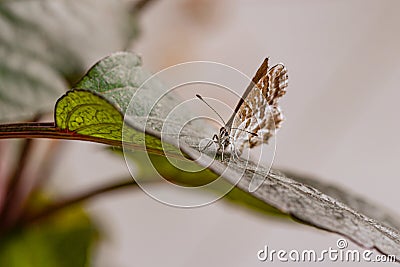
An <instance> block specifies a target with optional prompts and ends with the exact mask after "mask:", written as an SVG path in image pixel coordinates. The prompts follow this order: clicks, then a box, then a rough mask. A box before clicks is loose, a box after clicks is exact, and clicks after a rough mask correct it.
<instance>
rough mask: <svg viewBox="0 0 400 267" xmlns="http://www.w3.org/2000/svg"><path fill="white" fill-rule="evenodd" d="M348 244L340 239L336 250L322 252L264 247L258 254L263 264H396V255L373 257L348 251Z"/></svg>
mask: <svg viewBox="0 0 400 267" xmlns="http://www.w3.org/2000/svg"><path fill="white" fill-rule="evenodd" d="M347 247H348V242H347V240H346V239H344V238H339V239H338V240H337V242H336V248H333V247H329V248H328V249H324V250H321V251H319V252H318V251H316V250H313V249H307V250H301V251H300V250H296V249H292V250H290V251H288V250H283V249H281V250H275V249H270V248H269V247H268V246H264V248H263V249H261V250H259V251H258V252H257V258H258V260H259V261H263V262H266V261H268V262H274V261H280V262H288V261H292V262H325V261H332V262H361V261H364V262H395V261H396V256H395V255H375V256H374V255H373V251H372V250H363V251H360V250H357V249H347Z"/></svg>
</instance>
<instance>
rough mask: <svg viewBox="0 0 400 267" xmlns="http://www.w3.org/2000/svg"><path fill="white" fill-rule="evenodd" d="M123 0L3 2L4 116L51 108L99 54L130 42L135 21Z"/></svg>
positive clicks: (0, 86)
mask: <svg viewBox="0 0 400 267" xmlns="http://www.w3.org/2000/svg"><path fill="white" fill-rule="evenodd" d="M127 5H128V3H127V2H126V1H122V0H115V1H108V0H82V1H74V0H59V1H52V0H38V1H27V0H22V1H2V2H1V3H0V58H1V61H0V121H6V120H15V119H22V118H27V117H28V116H32V115H34V114H35V113H37V112H44V111H49V110H50V109H51V106H52V105H53V104H54V101H55V100H56V99H57V98H58V97H59V96H60V95H61V94H62V92H63V91H65V90H66V89H67V88H68V83H73V82H74V81H76V79H77V77H79V76H80V75H82V73H83V71H84V70H85V69H86V68H87V67H88V66H89V65H90V64H92V63H93V62H94V61H95V60H97V59H98V58H99V57H102V56H104V55H107V54H109V53H111V52H113V51H114V50H120V49H122V48H124V47H126V46H127V44H128V42H129V41H130V40H131V38H132V36H133V34H134V33H135V32H136V26H135V23H134V21H133V17H132V14H131V13H130V11H129V8H128V6H127Z"/></svg>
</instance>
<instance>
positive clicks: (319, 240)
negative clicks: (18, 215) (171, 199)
mask: <svg viewBox="0 0 400 267" xmlns="http://www.w3.org/2000/svg"><path fill="white" fill-rule="evenodd" d="M399 10H400V1H396V0H393V1H383V0H379V1H378V0H375V1H367V0H359V1H354V0H351V1H350V0H341V1H320V0H302V1H289V0H286V1H282V0H272V1H248V0H247V1H244V0H242V1H239V0H236V1H231V0H229V1H228V0H221V1H211V0H209V1H199V0H192V1H177V0H176V1H158V2H157V1H156V2H155V3H154V5H152V6H150V7H149V8H148V9H147V10H146V11H145V12H144V13H143V15H142V17H141V19H140V23H141V29H142V36H141V38H140V40H139V41H138V42H137V43H135V44H134V45H133V46H132V50H134V51H135V52H138V53H140V54H141V55H142V56H143V59H144V65H145V67H146V68H147V69H148V70H151V71H152V72H157V71H159V70H161V69H162V68H164V67H167V66H171V65H174V64H177V63H182V62H185V61H192V60H211V61H217V62H221V63H224V64H227V65H230V66H232V67H235V68H237V69H239V70H240V71H242V72H244V73H246V74H247V75H249V76H251V75H253V73H254V72H255V70H256V69H257V67H258V66H259V64H260V63H261V61H262V60H263V58H264V57H266V56H270V59H271V61H272V62H275V63H277V62H283V63H285V65H286V66H287V68H288V70H289V75H290V76H289V77H290V82H289V88H288V93H287V95H286V96H285V98H284V99H283V101H282V106H283V109H284V113H285V117H286V122H285V123H284V125H283V128H282V129H281V130H280V132H279V134H278V137H277V151H276V158H275V162H274V165H275V167H281V168H285V169H290V170H293V171H298V172H300V173H307V174H312V175H314V176H316V177H319V178H320V179H322V180H325V181H328V182H332V183H335V184H337V185H341V186H343V187H345V188H348V189H350V190H351V191H353V192H355V193H357V194H359V195H362V196H365V197H367V198H368V199H370V200H371V201H373V202H375V203H377V204H379V205H382V206H385V207H387V208H388V209H389V210H392V211H393V212H395V213H397V214H400V208H399V205H398V203H400V194H399V193H398V186H399V180H398V179H399V175H398V165H397V164H398V162H399V154H400V142H399V141H398V136H399V134H400V127H399V125H398V118H397V116H398V114H399V112H400V107H399V105H398V102H399V98H400V92H399V84H400V63H399V62H400V61H399V59H400V53H399V47H400V35H399V26H400V16H399V14H398V13H399ZM239 93H242V92H239ZM234 104H235V103H232V105H234ZM65 149H66V150H65V153H64V154H63V156H62V157H63V159H62V163H60V164H59V165H60V166H58V168H57V173H55V174H54V179H53V188H55V190H56V192H57V191H58V192H59V193H63V194H64V193H65V194H68V193H70V192H76V191H80V190H82V191H84V190H85V189H86V188H89V187H91V186H92V185H93V184H101V183H102V182H105V181H110V180H112V179H115V178H119V177H121V176H127V175H128V171H127V168H126V166H125V164H124V162H123V161H122V160H121V159H119V158H117V157H115V156H112V155H110V154H107V153H105V152H103V151H102V150H103V149H104V147H102V146H99V145H95V144H85V143H73V142H68V146H67V145H65ZM59 177H69V179H68V181H65V180H61V179H60V178H59ZM57 178H58V179H57ZM88 209H89V211H90V212H91V213H92V214H93V215H94V216H95V217H96V218H98V220H99V224H100V226H101V227H102V228H103V230H104V231H105V232H106V236H105V237H104V240H103V242H102V243H101V245H100V247H99V250H98V252H97V253H96V255H95V260H96V266H98V267H103V266H104V267H105V266H116V267H119V266H120V267H128V266H262V265H267V264H271V263H267V262H265V263H261V262H259V261H258V260H257V257H256V253H257V251H258V250H260V249H262V248H263V247H264V245H268V246H269V247H270V248H271V249H277V250H278V249H286V250H292V249H298V250H303V249H315V250H317V251H320V250H322V249H327V248H329V247H334V248H335V247H336V240H337V239H338V238H339V236H338V235H336V234H332V233H328V232H324V231H321V230H318V229H315V228H312V227H309V226H304V225H301V224H299V223H296V222H292V221H288V220H286V221H280V220H278V219H274V218H269V217H265V216H260V215H257V214H254V213H253V212H250V211H247V210H244V209H242V208H239V207H237V206H234V205H232V204H230V203H227V202H224V201H219V202H217V203H215V204H213V205H210V206H206V207H203V208H198V209H179V208H172V207H168V206H165V205H163V204H160V203H158V202H156V201H154V200H153V199H151V198H150V197H148V196H147V195H145V194H144V193H143V192H141V191H139V190H134V191H133V190H132V191H130V190H127V191H123V192H122V191H121V192H119V193H116V194H111V195H108V196H104V197H102V198H98V199H96V200H93V201H91V202H89V203H88ZM350 247H357V246H355V245H354V244H353V243H350ZM275 264H277V265H279V264H282V263H276V262H275ZM326 264H332V263H326ZM286 265H287V263H286ZM347 265H348V266H353V265H355V264H354V263H349V264H347ZM296 266H308V264H307V263H303V264H296ZM360 266H361V264H360Z"/></svg>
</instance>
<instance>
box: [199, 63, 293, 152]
mask: <svg viewBox="0 0 400 267" xmlns="http://www.w3.org/2000/svg"><path fill="white" fill-rule="evenodd" d="M268 60H269V59H268V58H266V59H265V60H264V61H263V63H262V64H261V66H260V67H259V68H258V70H257V72H256V74H255V75H254V77H253V79H252V81H251V82H250V84H249V86H248V87H247V88H246V91H245V92H244V94H243V96H242V97H241V99H240V100H239V102H238V104H237V105H236V108H235V110H234V112H233V113H232V115H231V117H230V118H229V120H228V121H227V122H226V123H225V122H224V120H223V119H222V117H221V116H220V115H219V114H218V112H216V110H215V109H214V108H212V107H211V106H210V105H209V104H208V103H207V102H206V101H205V100H204V99H203V98H202V97H201V96H200V95H196V96H197V97H198V98H199V99H200V100H202V101H203V102H204V103H205V104H206V105H207V106H209V107H210V108H211V109H212V110H213V111H214V112H215V113H216V114H217V115H218V116H219V118H220V119H221V120H222V121H223V122H224V126H222V127H221V128H220V130H219V133H218V134H214V136H213V138H212V139H211V142H209V143H208V144H207V145H206V147H205V148H204V149H206V148H207V147H209V146H210V145H211V144H212V143H213V142H214V143H215V144H216V145H217V146H218V148H217V151H218V152H222V159H223V156H224V152H225V151H226V149H227V148H228V146H229V145H232V147H233V149H232V150H233V152H234V153H233V154H234V155H236V156H239V155H240V154H241V153H242V151H243V149H244V148H245V147H249V148H252V147H255V146H258V145H261V144H264V143H268V140H269V139H270V138H271V137H272V136H273V134H274V132H275V130H276V129H278V128H280V126H281V124H282V121H283V115H282V112H281V109H280V107H279V99H280V98H281V97H282V96H283V95H284V94H285V93H286V88H287V86H288V73H287V70H286V68H285V66H284V65H283V64H277V65H274V66H273V67H271V68H269V65H268Z"/></svg>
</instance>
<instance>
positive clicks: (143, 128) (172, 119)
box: [123, 61, 275, 207]
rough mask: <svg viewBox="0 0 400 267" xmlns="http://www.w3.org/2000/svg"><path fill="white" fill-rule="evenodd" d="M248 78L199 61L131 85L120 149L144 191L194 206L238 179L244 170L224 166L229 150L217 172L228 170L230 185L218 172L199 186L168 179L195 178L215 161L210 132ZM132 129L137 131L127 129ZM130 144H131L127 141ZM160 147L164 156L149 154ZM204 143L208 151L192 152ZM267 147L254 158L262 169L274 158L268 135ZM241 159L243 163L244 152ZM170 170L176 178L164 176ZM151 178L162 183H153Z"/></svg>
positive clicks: (215, 129)
mask: <svg viewBox="0 0 400 267" xmlns="http://www.w3.org/2000/svg"><path fill="white" fill-rule="evenodd" d="M249 82H250V79H249V78H248V77H247V76H246V75H244V74H243V73H241V72H239V71H238V70H236V69H234V68H232V67H229V66H227V65H224V64H220V63H215V62H204V61H200V62H188V63H184V64H178V65H175V66H172V67H169V68H167V69H164V70H162V71H160V72H158V73H156V74H155V75H153V76H151V77H150V78H149V79H147V80H146V81H145V82H144V83H143V84H142V85H141V86H140V87H139V88H137V89H136V91H135V93H134V94H133V96H132V98H131V100H130V104H129V106H128V108H127V110H126V112H125V118H124V125H123V151H124V156H125V160H126V163H127V166H128V168H129V171H130V172H131V174H132V177H133V178H134V179H135V181H136V183H137V184H138V185H139V186H140V188H141V189H142V190H143V191H144V192H146V193H147V194H148V195H149V196H151V197H152V198H154V199H156V200H158V201H160V202H162V203H165V204H167V205H171V206H176V207H199V206H203V205H206V204H209V203H211V202H213V201H216V200H218V199H220V198H221V197H223V196H224V195H225V194H227V193H228V192H229V191H230V190H231V189H232V188H233V187H234V186H235V184H236V183H238V182H239V181H240V179H241V178H242V177H243V175H244V168H242V173H238V171H235V172H232V171H231V170H230V168H229V167H230V166H231V165H233V164H236V163H235V160H234V159H232V157H231V155H230V151H225V152H224V153H226V154H224V156H225V157H226V158H227V160H225V161H224V162H225V163H226V165H227V166H226V168H225V169H224V170H222V171H221V173H222V175H224V173H225V172H229V171H230V172H229V177H231V178H232V179H231V181H230V183H228V182H227V181H226V180H225V179H222V175H221V176H220V177H218V178H217V179H214V180H212V181H211V182H210V183H207V184H202V185H200V186H185V185H184V183H182V184H175V183H172V182H171V180H173V181H175V180H176V179H174V178H179V177H186V176H188V177H189V178H188V179H201V178H203V177H204V175H203V174H202V173H204V171H205V170H206V168H207V167H209V166H211V165H213V164H214V165H215V159H216V158H219V159H221V154H220V153H216V150H217V145H216V144H215V143H214V142H213V140H212V138H213V135H214V134H218V132H219V128H220V127H222V126H224V123H225V121H223V120H224V119H223V118H226V117H227V116H230V115H231V114H232V113H233V112H234V110H233V109H232V103H231V102H232V101H234V102H236V103H237V102H238V101H239V99H240V95H238V94H237V93H236V92H241V91H243V90H244V89H245V88H246V87H247V86H248V84H249ZM196 95H201V96H202V97H203V98H204V100H206V101H207V103H208V104H209V105H210V106H212V108H213V109H215V110H216V111H217V113H218V114H217V113H216V112H214V111H213V110H210V109H207V107H206V106H205V105H204V103H202V102H201V101H200V100H199V98H198V97H196ZM228 100H230V101H231V102H229V103H228V102H227V101H228ZM220 116H221V117H222V118H221V117H220ZM132 128H134V129H137V131H132ZM145 133H146V134H145ZM273 136H275V135H273ZM160 140H161V141H160ZM132 143H134V144H135V145H136V146H135V147H132V146H130V145H129V144H132ZM138 144H139V145H138ZM172 144H173V145H172ZM160 147H162V150H163V153H164V156H160V155H158V156H157V155H155V154H157V153H158V154H159V149H160ZM188 147H190V148H188ZM205 147H206V148H207V152H210V153H207V154H204V153H198V151H202V149H203V148H205ZM268 147H269V149H268V150H265V151H262V152H261V154H259V157H258V160H256V162H255V164H256V165H258V164H259V163H260V159H261V158H262V159H263V167H264V168H267V169H268V168H270V166H271V165H272V160H273V157H274V152H275V138H274V137H272V138H271V139H270V140H269V145H268ZM177 148H179V149H177ZM185 149H186V150H188V149H192V150H193V151H195V150H196V151H197V154H198V158H197V159H196V160H195V161H192V160H190V159H188V158H187V157H186V155H185V153H184V152H183V153H182V151H185ZM192 150H191V151H192ZM140 151H145V153H141V152H140ZM231 152H232V151H231ZM193 153H195V152H193ZM131 158H136V159H138V158H140V165H141V166H140V167H141V168H143V171H142V172H138V171H137V166H136V165H135V161H132V160H131ZM266 159H267V162H265V161H266ZM243 161H244V162H248V161H249V154H247V158H244V160H242V161H241V162H243ZM253 163H254V159H253ZM236 170H237V168H236ZM171 174H174V175H176V177H168V176H169V175H171ZM196 174H197V176H196ZM154 181H157V182H158V183H157V184H158V185H162V186H154V184H155V183H154ZM216 189H217V191H216ZM210 192H214V194H211V193H210ZM215 192H218V193H215Z"/></svg>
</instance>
